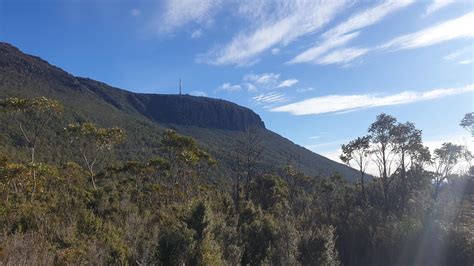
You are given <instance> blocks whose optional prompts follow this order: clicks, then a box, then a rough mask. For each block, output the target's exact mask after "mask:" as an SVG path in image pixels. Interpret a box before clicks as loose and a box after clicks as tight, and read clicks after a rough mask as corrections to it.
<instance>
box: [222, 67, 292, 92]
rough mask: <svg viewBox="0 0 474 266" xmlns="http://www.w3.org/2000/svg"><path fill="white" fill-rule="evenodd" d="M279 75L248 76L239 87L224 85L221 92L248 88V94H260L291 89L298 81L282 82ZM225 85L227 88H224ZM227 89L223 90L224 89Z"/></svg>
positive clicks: (287, 80) (288, 80)
mask: <svg viewBox="0 0 474 266" xmlns="http://www.w3.org/2000/svg"><path fill="white" fill-rule="evenodd" d="M280 76H281V75H280V74H279V73H272V72H270V73H262V74H253V73H251V74H247V75H245V76H244V77H243V78H242V83H241V84H239V85H231V84H229V83H224V84H223V85H222V86H221V90H227V91H229V90H232V91H237V90H240V89H242V88H246V89H247V91H248V92H258V91H262V90H274V89H279V88H289V87H292V86H294V85H295V84H296V83H297V82H298V80H297V79H286V80H280ZM224 85H225V86H224ZM223 86H224V87H225V89H223V88H222V87H223Z"/></svg>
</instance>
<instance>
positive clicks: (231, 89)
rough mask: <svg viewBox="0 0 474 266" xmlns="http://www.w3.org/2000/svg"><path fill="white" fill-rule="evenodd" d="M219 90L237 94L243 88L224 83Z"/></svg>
mask: <svg viewBox="0 0 474 266" xmlns="http://www.w3.org/2000/svg"><path fill="white" fill-rule="evenodd" d="M218 90H222V91H228V92H237V91H241V90H242V86H241V85H239V84H234V85H233V84H230V83H224V84H222V85H221V86H220V87H219V89H218Z"/></svg>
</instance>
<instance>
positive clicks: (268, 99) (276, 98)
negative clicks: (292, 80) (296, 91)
mask: <svg viewBox="0 0 474 266" xmlns="http://www.w3.org/2000/svg"><path fill="white" fill-rule="evenodd" d="M252 100H253V101H256V102H257V103H262V104H271V103H281V102H284V101H285V100H286V98H285V95H284V94H282V93H279V92H270V93H263V94H260V95H258V96H255V97H252Z"/></svg>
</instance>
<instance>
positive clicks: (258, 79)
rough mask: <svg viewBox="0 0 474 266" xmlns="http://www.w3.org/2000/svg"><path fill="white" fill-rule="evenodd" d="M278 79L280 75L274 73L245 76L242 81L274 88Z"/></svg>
mask: <svg viewBox="0 0 474 266" xmlns="http://www.w3.org/2000/svg"><path fill="white" fill-rule="evenodd" d="M279 79H280V74H275V73H263V74H247V75H245V76H244V81H247V82H252V83H255V84H257V85H262V86H275V84H276V83H277V82H278V80H279Z"/></svg>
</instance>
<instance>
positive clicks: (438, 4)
mask: <svg viewBox="0 0 474 266" xmlns="http://www.w3.org/2000/svg"><path fill="white" fill-rule="evenodd" d="M453 3H454V1H453V0H433V2H432V3H431V4H430V5H428V7H427V8H426V12H425V14H424V16H429V15H431V14H433V13H435V12H436V11H438V10H440V9H442V8H444V7H446V6H448V5H450V4H453Z"/></svg>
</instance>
